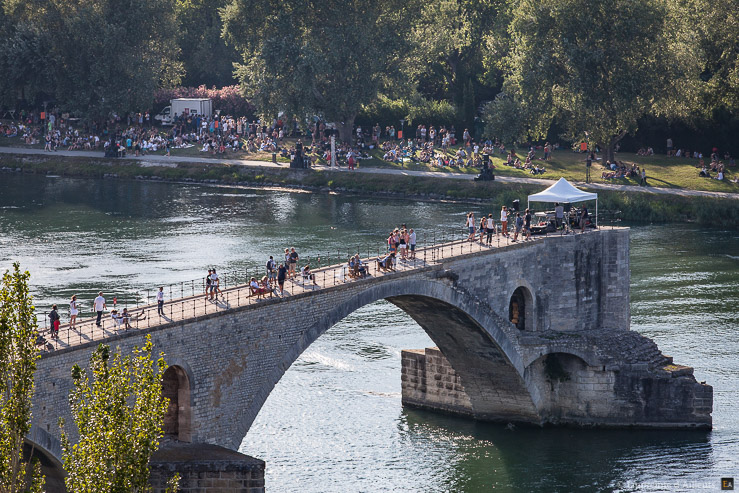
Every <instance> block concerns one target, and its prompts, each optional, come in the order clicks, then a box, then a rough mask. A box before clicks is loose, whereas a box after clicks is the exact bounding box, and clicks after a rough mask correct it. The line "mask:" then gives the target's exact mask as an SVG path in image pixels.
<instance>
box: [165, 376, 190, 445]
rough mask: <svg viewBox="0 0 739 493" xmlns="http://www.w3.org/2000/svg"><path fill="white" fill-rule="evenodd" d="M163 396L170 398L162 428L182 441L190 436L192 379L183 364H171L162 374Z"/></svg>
mask: <svg viewBox="0 0 739 493" xmlns="http://www.w3.org/2000/svg"><path fill="white" fill-rule="evenodd" d="M162 397H166V398H167V399H169V406H168V407H167V413H166V414H165V415H164V424H163V426H162V429H163V431H164V435H165V436H167V437H170V438H174V439H176V440H179V441H181V442H189V441H190V440H191V438H190V379H189V378H188V377H187V373H185V370H184V369H183V368H182V367H181V366H170V367H169V368H167V370H166V371H165V372H164V375H162Z"/></svg>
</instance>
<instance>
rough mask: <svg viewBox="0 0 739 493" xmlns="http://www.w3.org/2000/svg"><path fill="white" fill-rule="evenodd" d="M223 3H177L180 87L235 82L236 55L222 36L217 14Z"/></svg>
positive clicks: (181, 0) (206, 0) (180, 0)
mask: <svg viewBox="0 0 739 493" xmlns="http://www.w3.org/2000/svg"><path fill="white" fill-rule="evenodd" d="M225 5H226V0H176V9H177V21H178V24H179V43H178V44H179V47H180V51H181V60H182V64H183V66H184V71H183V81H182V82H183V85H190V86H199V85H205V86H208V87H211V86H217V87H223V86H230V85H233V84H235V83H236V81H235V79H234V74H233V64H234V62H237V61H238V60H239V55H238V53H237V52H236V50H235V49H234V47H233V46H229V45H228V44H226V41H225V40H224V39H223V37H222V36H221V31H222V30H223V22H222V21H221V16H220V15H219V13H218V12H219V11H220V10H221V9H222V8H223V7H225Z"/></svg>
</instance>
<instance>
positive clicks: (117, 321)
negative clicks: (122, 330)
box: [110, 310, 123, 328]
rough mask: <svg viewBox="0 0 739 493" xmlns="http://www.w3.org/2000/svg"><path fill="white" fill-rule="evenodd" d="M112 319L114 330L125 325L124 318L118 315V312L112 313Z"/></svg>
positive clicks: (112, 311)
mask: <svg viewBox="0 0 739 493" xmlns="http://www.w3.org/2000/svg"><path fill="white" fill-rule="evenodd" d="M110 319H111V320H112V321H113V327H114V328H118V327H120V326H121V325H123V317H122V316H121V315H119V314H118V310H111V311H110Z"/></svg>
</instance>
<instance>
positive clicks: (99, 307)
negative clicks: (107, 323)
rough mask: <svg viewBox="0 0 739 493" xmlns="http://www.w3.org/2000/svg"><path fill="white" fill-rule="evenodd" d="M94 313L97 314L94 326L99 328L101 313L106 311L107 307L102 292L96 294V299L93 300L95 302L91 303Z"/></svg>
mask: <svg viewBox="0 0 739 493" xmlns="http://www.w3.org/2000/svg"><path fill="white" fill-rule="evenodd" d="M92 304H93V306H94V308H95V311H96V312H97V314H98V318H97V321H96V322H95V325H97V326H98V327H100V326H101V325H102V322H101V319H102V318H103V311H104V310H105V309H107V308H108V307H107V306H106V305H105V298H103V292H102V291H100V292H99V293H98V296H97V298H95V301H93V302H92Z"/></svg>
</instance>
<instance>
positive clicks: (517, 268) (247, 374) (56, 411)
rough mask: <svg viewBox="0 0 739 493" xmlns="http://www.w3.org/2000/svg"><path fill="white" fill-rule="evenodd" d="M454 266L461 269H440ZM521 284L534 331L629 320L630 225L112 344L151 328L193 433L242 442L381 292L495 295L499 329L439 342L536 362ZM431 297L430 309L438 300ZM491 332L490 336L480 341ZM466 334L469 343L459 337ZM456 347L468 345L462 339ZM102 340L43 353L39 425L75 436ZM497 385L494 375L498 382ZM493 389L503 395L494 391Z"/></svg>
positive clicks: (126, 344)
mask: <svg viewBox="0 0 739 493" xmlns="http://www.w3.org/2000/svg"><path fill="white" fill-rule="evenodd" d="M622 244H623V245H625V246H624V247H623V248H626V252H625V253H623V254H622V253H619V252H615V253H614V252H611V249H612V247H613V246H614V245H615V248H616V250H620V249H621V248H622V247H621V246H620V245H622ZM606 246H608V249H607V251H606V252H605V253H604V251H603V249H604V248H606ZM446 272H448V273H451V274H450V275H446V274H445V275H444V276H440V274H441V273H446ZM604 273H606V274H607V275H608V277H609V279H611V280H612V281H613V282H610V281H609V282H608V283H607V285H608V288H607V293H606V290H604V288H603V286H604V282H603V274H604ZM518 286H525V287H526V288H527V289H529V290H530V292H531V295H532V299H533V303H534V312H535V313H534V315H535V316H534V318H533V320H534V321H535V323H534V324H533V325H532V327H530V328H527V329H530V330H532V331H537V332H538V331H547V330H551V329H556V330H559V331H581V330H590V329H594V328H598V327H599V326H600V324H601V321H602V313H603V311H604V307H605V309H607V310H608V311H609V312H612V313H613V318H612V319H609V321H608V325H610V326H613V328H617V329H626V328H628V323H627V322H628V231H627V230H624V229H621V230H618V229H616V230H613V231H611V230H601V231H596V232H592V233H588V234H584V235H577V236H573V235H570V236H565V237H550V238H547V239H545V240H544V241H537V242H531V243H519V244H515V245H510V246H507V247H501V248H499V249H496V250H493V251H483V252H480V253H473V254H466V255H463V256H458V257H455V258H452V259H449V260H448V261H444V262H443V263H441V264H437V265H434V266H431V267H426V268H423V269H418V270H414V271H411V272H404V273H396V274H392V275H388V276H381V277H377V278H372V279H368V280H365V281H360V282H349V283H346V284H339V285H337V286H334V287H330V288H326V289H322V290H319V291H316V292H314V293H310V292H309V293H306V294H299V295H296V296H292V297H287V298H284V299H278V298H275V299H272V300H268V301H265V302H262V303H259V304H256V305H251V306H248V307H242V308H238V309H233V310H228V311H225V312H220V313H212V314H208V315H205V316H202V317H199V318H195V319H192V320H189V321H187V322H184V323H180V322H178V323H172V324H169V325H164V326H160V327H157V328H152V329H141V330H138V331H134V332H128V333H123V334H120V335H116V336H113V337H111V338H110V339H109V340H108V341H107V343H108V344H110V345H111V346H112V348H113V349H116V348H119V349H120V350H121V351H123V352H124V353H130V351H131V349H132V348H133V347H134V346H141V345H142V344H143V343H144V336H145V335H146V334H150V335H151V337H152V340H153V342H154V346H155V350H156V351H163V352H164V353H165V359H166V361H167V362H168V363H169V364H172V365H178V366H180V367H182V368H183V370H184V371H185V373H186V374H187V376H188V379H189V381H190V384H191V386H192V389H191V390H192V391H191V393H190V402H187V403H186V402H180V403H179V404H180V406H189V408H190V411H191V426H190V429H191V437H192V442H194V443H212V444H218V445H221V446H224V447H227V448H232V449H236V448H237V447H238V446H239V444H240V443H241V440H242V438H243V437H244V435H245V434H246V432H247V431H248V428H249V426H250V425H251V422H252V421H253V419H254V418H255V417H256V414H257V413H258V412H259V409H260V408H261V406H262V404H263V403H264V401H265V400H266V398H267V396H268V395H269V393H270V392H271V390H272V388H273V386H274V385H275V384H276V382H277V381H278V380H279V378H280V377H281V376H282V374H283V373H284V372H285V371H287V369H288V368H289V367H290V365H291V364H292V362H293V361H294V360H295V359H296V358H297V357H298V356H299V355H300V354H301V352H302V351H303V350H304V349H305V348H307V347H308V346H309V345H310V344H311V343H312V342H313V341H314V340H315V339H316V338H317V337H319V336H320V335H321V334H322V333H323V332H325V331H326V330H328V328H330V327H331V326H333V325H334V324H335V323H336V322H338V321H340V320H341V319H342V318H343V317H345V316H346V315H348V314H349V313H351V312H352V311H353V310H356V309H357V308H359V307H361V306H363V305H365V304H367V303H371V302H373V301H375V300H377V299H383V298H392V297H403V296H407V295H413V296H417V297H426V299H428V300H437V299H438V300H448V302H449V303H454V304H455V305H456V306H457V307H459V309H460V310H462V311H466V312H468V313H475V312H480V313H482V311H481V308H480V305H479V303H484V304H486V305H489V308H490V309H492V311H493V312H495V313H497V314H498V315H499V317H498V319H499V320H500V322H495V326H489V327H482V328H479V327H478V328H475V327H472V326H465V327H464V330H465V331H466V332H465V333H464V334H462V333H459V334H446V333H445V328H444V327H436V326H432V325H433V324H432V325H427V327H426V328H427V330H429V331H430V330H435V331H436V333H435V334H434V336H432V339H433V338H434V337H437V338H438V339H439V340H442V342H443V344H444V346H442V344H441V343H440V342H438V341H436V340H435V342H437V344H438V345H439V347H441V348H442V350H444V351H445V353H448V354H452V353H455V354H457V359H456V361H458V362H462V361H464V357H463V354H464V351H466V350H469V351H473V350H475V349H477V348H479V347H480V344H486V345H488V346H489V347H488V349H486V351H487V353H485V354H487V355H491V356H493V357H495V358H496V359H497V362H498V363H499V364H503V363H505V362H506V361H507V362H508V364H511V363H510V362H513V361H522V360H523V361H525V360H531V358H530V357H529V356H526V355H525V354H524V353H525V351H526V349H525V348H524V347H523V346H521V344H519V342H518V338H519V332H518V331H517V329H515V328H514V327H513V326H512V325H510V324H509V323H508V322H507V314H508V313H507V312H508V301H509V299H510V296H511V294H512V293H513V291H514V290H515V289H516V287H518ZM465 293H469V294H471V295H472V296H473V297H470V296H468V295H467V294H465ZM606 294H607V296H606ZM407 306H409V307H412V306H413V304H412V303H409V304H408V305H407ZM418 306H421V305H420V304H419V305H418ZM423 306H424V308H423V309H424V310H428V309H429V306H431V305H429V304H428V303H426V304H425V305H423ZM573 307H574V308H575V310H574V311H573ZM444 309H446V308H444ZM486 309H487V308H486ZM483 311H484V310H483ZM412 315H413V314H412ZM575 315H576V316H575ZM455 316H456V315H455ZM498 319H496V320H498ZM491 320H493V319H491ZM604 323H605V322H604ZM460 327H461V326H460ZM459 330H462V328H460V329H459ZM485 331H488V333H489V334H488V335H485V336H484V337H483V338H482V339H481V336H482V333H483V332H485ZM462 336H464V337H462ZM462 340H464V343H462V342H459V341H462ZM455 341H458V342H456V343H455ZM473 343H474V345H472V344H473ZM454 344H457V345H458V346H459V347H451V345H454ZM97 345H98V343H89V344H87V345H82V346H79V347H73V348H69V349H66V350H60V351H56V352H54V353H49V354H45V355H43V356H42V358H41V359H40V360H39V361H38V371H37V373H36V399H35V400H34V408H33V417H34V418H33V424H34V425H35V426H36V427H37V428H38V429H39V430H41V431H44V432H48V434H50V435H51V436H52V437H57V438H58V436H59V430H58V426H57V421H58V418H59V417H60V416H61V417H64V418H65V420H66V422H67V426H68V427H69V431H70V433H71V435H72V438H73V439H74V436H75V431H76V430H74V429H73V423H71V419H70V418H69V404H68V393H69V390H70V389H71V387H72V383H71V377H70V369H71V368H72V366H73V365H74V364H80V365H81V366H83V367H86V366H87V362H88V361H89V357H90V354H91V352H92V351H93V350H94V349H95V347H97ZM496 348H497V349H496ZM455 351H456V352H455ZM478 353H479V354H482V353H480V352H479V351H478ZM470 354H471V353H470ZM475 364H476V365H478V366H477V367H474V368H473V367H470V368H464V370H465V371H467V372H468V373H469V374H476V373H478V372H480V371H481V370H485V368H483V365H484V361H483V360H482V359H481V360H479V361H477V362H476V363H475ZM517 364H518V365H519V366H516V370H515V371H514V373H515V372H518V373H519V374H520V376H518V377H516V378H518V379H519V380H520V379H521V377H522V374H523V366H521V365H520V364H519V363H517ZM483 383H484V382H481V383H480V385H482V384H483ZM502 383H505V384H506V385H507V386H508V388H509V389H516V388H521V389H524V388H523V387H521V385H520V384H519V383H516V382H514V381H512V380H511V381H510V382H502ZM495 384H496V382H493V381H491V380H489V379H488V384H487V385H488V387H490V386H491V385H492V386H494V385H495ZM480 385H478V386H477V388H481V387H480ZM468 390H469V389H468ZM487 391H489V392H491V394H490V395H491V396H492V395H495V389H494V388H488V389H487ZM521 392H522V393H525V390H521ZM470 397H472V396H470ZM527 399H528V402H530V397H528V396H525V395H521V403H520V407H521V408H522V409H523V408H524V407H525V406H526V405H528V404H526V400H527Z"/></svg>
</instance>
